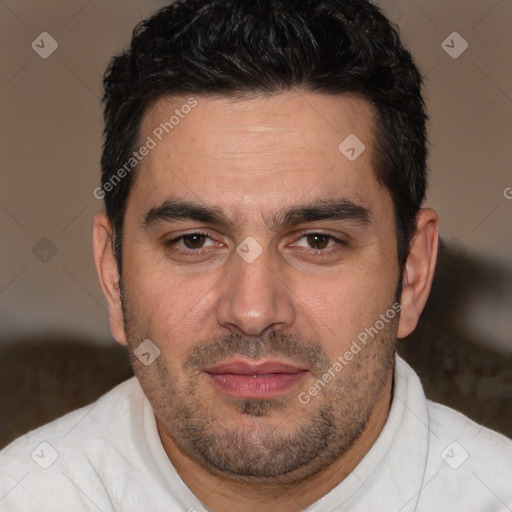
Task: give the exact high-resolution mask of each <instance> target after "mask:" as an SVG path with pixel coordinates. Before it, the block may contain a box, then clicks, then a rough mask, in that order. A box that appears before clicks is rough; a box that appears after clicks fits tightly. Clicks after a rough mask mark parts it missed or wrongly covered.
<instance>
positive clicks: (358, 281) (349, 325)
mask: <svg viewBox="0 0 512 512" xmlns="http://www.w3.org/2000/svg"><path fill="white" fill-rule="evenodd" d="M394 289H395V282H394V278H393V274H392V273H391V272H388V273H387V275H385V276H383V275H382V274H381V273H380V272H376V271H375V270H370V269H369V265H368V266H363V265H361V266H360V267H359V268H355V267H353V268H352V269H351V270H350V271H348V270H347V269H345V270H343V269H340V270H339V272H337V273H336V274H333V275H331V276H330V277H329V278H325V279H320V280H318V279H317V280H315V281H314V282H311V283H310V282H308V281H305V282H303V283H302V284H301V285H300V286H299V287H298V288H296V295H297V297H298V298H299V300H298V301H297V307H298V308H300V312H299V314H298V315H297V317H298V318H301V327H300V329H301V330H304V331H305V332H307V331H308V330H309V331H310V332H312V333H314V335H316V337H317V338H320V339H322V340H323V342H324V345H325V347H326V349H327V351H328V352H329V354H330V355H331V357H332V356H334V357H336V356H337V355H338V354H339V352H340V350H341V351H342V350H344V349H345V348H346V347H348V346H349V345H350V343H351V341H352V340H353V339H355V338H357V336H358V335H359V334H360V333H361V332H362V331H364V330H365V329H366V328H369V327H371V326H373V325H374V324H375V322H376V320H378V319H379V318H380V315H381V314H385V313H386V312H387V311H388V310H389V308H390V307H391V305H392V302H393V297H394Z"/></svg>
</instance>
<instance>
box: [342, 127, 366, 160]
mask: <svg viewBox="0 0 512 512" xmlns="http://www.w3.org/2000/svg"><path fill="white" fill-rule="evenodd" d="M338 149H339V151H340V153H341V154H342V155H343V156H344V157H345V158H347V159H348V160H350V161H351V162H353V161H354V160H357V159H358V158H359V157H360V156H361V153H362V152H363V151H364V150H365V149H366V146H365V145H364V144H363V142H362V141H361V139H359V137H358V136H357V135H354V134H353V133H351V134H350V135H349V136H348V137H347V138H346V139H344V140H343V141H342V142H341V143H340V145H339V146H338Z"/></svg>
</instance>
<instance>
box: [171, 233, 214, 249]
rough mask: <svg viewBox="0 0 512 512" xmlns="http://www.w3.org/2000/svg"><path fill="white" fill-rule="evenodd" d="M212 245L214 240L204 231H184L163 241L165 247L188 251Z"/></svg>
mask: <svg viewBox="0 0 512 512" xmlns="http://www.w3.org/2000/svg"><path fill="white" fill-rule="evenodd" d="M212 245H215V242H214V241H213V240H212V239H211V238H210V236H208V235H207V234H206V233H186V234H185V235H181V236H178V237H176V238H173V239H171V240H168V241H167V242H165V246H166V247H167V248H170V249H173V250H177V251H180V250H181V251H183V252H190V253H194V252H198V251H199V250H200V249H204V248H206V247H210V246H212Z"/></svg>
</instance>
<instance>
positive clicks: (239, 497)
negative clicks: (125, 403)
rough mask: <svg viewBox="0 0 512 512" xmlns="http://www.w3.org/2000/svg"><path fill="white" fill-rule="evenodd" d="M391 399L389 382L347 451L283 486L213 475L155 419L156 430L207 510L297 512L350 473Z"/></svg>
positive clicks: (368, 445)
mask: <svg viewBox="0 0 512 512" xmlns="http://www.w3.org/2000/svg"><path fill="white" fill-rule="evenodd" d="M391 395H392V378H390V380H389V382H388V384H387V385H386V386H385V387H384V390H383V392H382V393H381V395H380V396H379V398H378V400H377V403H376V406H375V408H374V410H373V412H372V415H371V416H370V419H369V421H368V423H367V425H366V427H365V429H364V431H363V432H362V434H361V435H360V436H359V438H358V439H357V440H356V442H355V443H354V444H353V445H352V446H351V447H350V449H349V450H347V451H346V452H345V453H343V454H342V455H341V456H340V457H338V459H336V460H335V461H334V462H333V463H332V464H330V465H329V466H327V467H325V468H323V469H322V470H321V471H319V472H317V473H315V474H314V475H312V476H310V477H309V478H307V479H305V480H301V481H297V482H293V483H287V484H281V483H280V484H274V485H272V484H249V483H245V482H240V481H236V480H233V479H232V478H230V477H226V476H222V475H218V474H214V473H212V472H211V471H209V470H208V469H206V468H205V467H204V466H202V465H201V464H200V463H199V462H198V461H196V460H195V459H193V458H192V457H190V456H189V455H188V454H187V453H185V452H184V451H183V450H182V449H181V448H180V447H179V446H178V445H177V444H176V442H175V440H174V438H173V437H172V436H171V435H170V434H169V432H168V431H167V429H166V428H165V427H164V426H163V425H162V424H161V423H160V422H159V421H158V419H157V426H158V432H159V434H160V438H161V440H162V444H163V446H164V449H165V451H166V453H167V455H168V457H169V459H170V460H171V462H172V464H173V466H174V468H175V469H176V471H177V472H178V474H179V475H180V477H181V479H182V480H183V481H184V482H185V483H186V484H187V486H188V487H189V489H190V490H191V491H192V492H193V493H194V494H195V495H196V496H197V497H198V499H200V500H201V501H202V502H203V503H204V504H205V505H206V506H207V507H208V508H209V509H210V510H212V511H220V510H228V509H229V510H230V511H232V512H242V511H243V512H260V511H262V510H268V509H269V508H270V509H272V508H273V509H277V510H279V511H280V512H297V511H300V510H303V509H305V508H307V507H308V506H310V505H311V504H313V503H315V502H316V501H318V500H319V499H320V498H322V497H323V496H325V495H326V494H327V493H328V492H329V491H331V490H332V489H334V488H335V487H336V486H337V485H338V484H339V483H340V482H342V481H343V480H344V479H345V478H346V477H347V476H348V475H349V474H350V473H351V472H352V471H353V470H354V468H355V467H356V466H357V464H358V463H359V462H360V461H361V459H362V458H363V457H364V456H365V455H366V453H367V452H368V451H369V450H370V448H371V447H372V445H373V444H374V443H375V441H376V440H377V438H378V437H379V434H380V432H381V431H382V429H383V427H384V424H385V423H386V419H387V416H388V413H389V408H390V405H391Z"/></svg>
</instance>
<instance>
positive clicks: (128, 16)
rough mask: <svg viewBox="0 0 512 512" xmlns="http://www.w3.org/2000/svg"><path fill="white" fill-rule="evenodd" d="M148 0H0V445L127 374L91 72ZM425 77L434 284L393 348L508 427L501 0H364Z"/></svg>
mask: <svg viewBox="0 0 512 512" xmlns="http://www.w3.org/2000/svg"><path fill="white" fill-rule="evenodd" d="M166 3H167V2H165V1H162V0H101V1H100V0H65V1H64V0H52V2H40V1H36V0H2V1H0V24H1V25H0V27H1V30H0V41H1V43H0V57H1V66H0V123H1V126H0V132H1V139H0V148H1V155H2V167H1V171H0V172H1V187H0V226H1V233H2V235H1V239H2V244H1V247H2V253H1V265H0V446H2V445H4V444H6V443H7V442H8V441H10V440H11V439H13V438H14V437H17V436H19V435H22V434H23V433H25V432H27V431H28V430H30V429H32V428H34V427H35V426H37V425H40V424H42V423H45V422H47V421H49V420H50V419H53V418H55V417H57V416H59V415H61V414H62V413H64V412H66V411H68V410H70V409H73V408H76V407H79V406H81V405H84V404H85V403H88V402H90V401H92V400H94V399H95V398H96V397H97V396H99V395H100V394H102V393H103V392H105V391H106V390H107V389H109V388H111V387H113V386H114V385H115V384H117V383H118V382H121V381H122V380H124V379H126V378H128V377H129V376H130V375H131V370H130V367H129V364H128V361H127V357H126V354H125V351H124V349H123V348H121V347H118V346H117V345H116V344H115V342H114V340H113V338H112V336H111V334H110V331H109V327H108V314H107V306H106V301H105V299H104V298H103V295H102V293H101V290H100V286H99V284H98V281H97V277H96V272H95V269H94V265H93V259H92V249H91V227H92V218H93V216H94V214H95V213H96V212H97V211H99V210H100V209H102V207H103V205H102V202H101V201H99V200H98V199H96V198H95V197H94V195H93V190H94V189H95V188H96V187H97V186H98V185H99V173H100V168H99V161H100V154H101V145H102V130H103V124H102V112H101V106H100V98H101V95H102V87H101V81H102V75H103V72H104V70H105V68H106V66H107V64H108V62H109V59H110V57H111V56H112V55H113V54H115V53H118V52H120V51H121V50H122V49H123V48H125V46H126V45H127V44H128V43H129V41H130V37H131V31H132V29H133V27H134V26H135V24H136V23H137V22H138V21H140V20H141V19H143V18H145V17H147V16H149V15H150V14H151V13H152V12H153V11H155V10H156V9H158V8H160V7H162V6H164V5H165V4H166ZM376 3H378V5H380V6H381V7H382V9H383V10H384V12H385V13H386V14H387V15H388V17H389V18H390V19H391V20H392V21H393V22H395V23H396V24H397V25H398V26H399V27H400V32H401V36H402V39H403V41H404V43H405V45H406V46H407V47H408V48H409V49H410V51H411V53H412V54H413V56H414V57H415V59H416V61H417V64H418V66H419V67H420V69H421V71H422V72H423V74H424V76H425V97H426V101H427V105H428V109H429V113H430V123H429V134H430V135H429V138H430V146H431V147H430V158H429V169H430V189H429V194H428V202H427V205H428V206H431V207H433V208H435V209H436V210H437V211H438V212H439V214H440V218H441V236H442V239H443V244H442V247H441V251H440V261H439V265H438V270H437V274H436V278H435V282H434V289H433V292H432V296H431V298H430V300H429V303H428V305H427V308H426V310H425V312H424V314H423V316H422V319H421V322H420V325H419V327H418V329H417V331H416V332H415V333H414V334H413V335H411V336H410V337H409V338H408V339H406V340H403V341H401V343H400V352H401V354H402V355H403V356H404V357H405V358H406V359H407V360H408V361H409V362H410V364H411V365H412V366H413V367H414V368H415V369H416V370H417V371H418V373H419V374H420V376H421V378H422V380H423V382H424V385H425V388H426V391H427V394H428V396H429V397H431V398H432V399H434V400H436V401H440V402H443V403H446V404H448V405H451V406H452V407H455V408H456V409H458V410H461V411H463V412H464V413H465V414H467V415H469V416H470V417H472V418H474V419H476V420H477V421H478V422H480V423H483V424H485V425H488V426H490V427H492V428H494V429H496V430H499V431H501V432H503V433H506V434H507V435H509V436H511V437H512V364H511V363H512V336H511V334H510V333H511V331H512V263H511V255H512V237H511V218H512V172H511V162H512V144H511V143H510V139H511V134H512V123H511V120H512V67H511V66H510V53H511V49H512V32H511V31H510V28H509V25H510V20H511V19H512V2H511V1H510V0H451V1H449V2H446V1H444V0H435V1H432V0H379V1H378V2H376Z"/></svg>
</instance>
